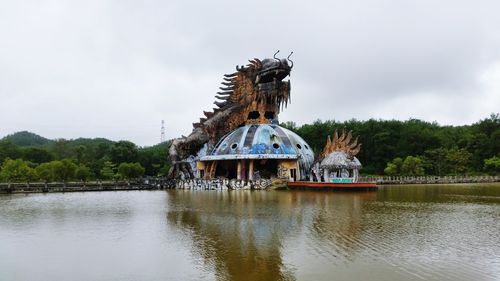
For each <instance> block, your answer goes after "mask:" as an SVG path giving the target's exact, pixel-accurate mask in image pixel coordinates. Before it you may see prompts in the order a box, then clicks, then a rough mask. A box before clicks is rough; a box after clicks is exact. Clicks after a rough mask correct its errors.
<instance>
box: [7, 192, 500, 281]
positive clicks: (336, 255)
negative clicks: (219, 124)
mask: <svg viewBox="0 0 500 281" xmlns="http://www.w3.org/2000/svg"><path fill="white" fill-rule="evenodd" d="M0 280H2V281H3V280H50V281H54V280H86V281H87V280H120V281H122V280H384V281H385V280H454V281H456V280H475V281H480V280H500V184H490V185H421V186H386V187H382V188H381V189H379V190H378V191H375V192H362V193H344V192H341V193H339V192H304V191H296V192H291V191H255V192H250V191H232V192H228V191H188V190H170V191H128V192H126V191H124V192H85V193H65V194H63V193H54V194H30V195H20V194H14V195H0Z"/></svg>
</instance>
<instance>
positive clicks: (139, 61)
mask: <svg viewBox="0 0 500 281" xmlns="http://www.w3.org/2000/svg"><path fill="white" fill-rule="evenodd" d="M498 11H500V1H481V0H478V1H456V0H453V1H452V0H441V1H435V0H432V1H427V0H418V1H417V0H414V1H407V0H394V1H382V0H363V1H360V0H350V1H315V0H312V1H291V0H288V1H270V0H254V1H241V2H240V1H234V0H232V1H222V0H212V1H191V0H181V1H177V0H169V1H147V0H146V1H128V0H120V1H118V0H117V1H107V0H86V1H51V0H47V1H39V0H36V1H24V0H18V1H6V0H0V138H1V137H3V136H5V135H8V134H12V133H14V132H17V131H24V130H27V131H32V132H34V133H37V134H39V135H42V136H44V137H47V138H51V139H55V138H66V139H74V138H78V137H87V138H94V137H105V138H108V139H111V140H115V141H116V140H130V141H133V142H135V143H136V144H138V145H139V146H149V145H154V144H156V143H158V142H159V141H160V132H161V131H160V128H161V120H165V134H166V138H167V139H170V138H176V137H179V136H181V135H188V134H189V133H190V132H191V130H192V125H191V124H192V123H193V122H196V121H197V120H199V118H200V117H202V115H203V114H202V112H203V110H210V109H211V108H213V107H214V105H213V101H214V100H215V99H214V95H215V93H216V91H217V90H218V87H219V86H220V82H221V81H222V76H223V74H224V73H232V72H234V70H235V66H236V65H237V64H239V65H242V64H246V63H247V60H248V59H252V58H254V57H257V58H261V59H264V58H266V57H272V55H273V54H274V52H275V51H276V50H281V52H280V55H281V56H282V57H283V56H287V55H288V54H289V52H290V51H293V52H294V54H293V56H292V59H293V61H294V68H293V70H292V73H291V77H290V81H291V85H292V92H291V96H292V103H291V104H289V105H288V108H287V109H285V110H284V111H283V112H282V113H281V114H280V116H279V118H280V121H294V122H296V123H297V124H298V125H301V124H304V123H310V122H313V121H315V120H317V119H321V120H333V119H335V120H338V121H344V120H349V119H353V118H355V119H358V120H367V119H370V118H374V119H399V120H408V119H410V118H418V119H422V120H426V121H429V122H434V121H435V122H438V123H439V124H441V125H463V124H472V123H474V122H477V121H479V120H480V119H484V118H487V117H489V115H490V114H491V113H498V112H500V17H499V16H498Z"/></svg>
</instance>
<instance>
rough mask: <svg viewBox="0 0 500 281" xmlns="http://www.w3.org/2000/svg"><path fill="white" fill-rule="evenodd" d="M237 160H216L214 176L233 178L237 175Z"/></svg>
mask: <svg viewBox="0 0 500 281" xmlns="http://www.w3.org/2000/svg"><path fill="white" fill-rule="evenodd" d="M237 169H238V164H237V161H230V160H227V161H218V163H217V168H216V169H215V177H222V178H228V179H235V178H236V177H237Z"/></svg>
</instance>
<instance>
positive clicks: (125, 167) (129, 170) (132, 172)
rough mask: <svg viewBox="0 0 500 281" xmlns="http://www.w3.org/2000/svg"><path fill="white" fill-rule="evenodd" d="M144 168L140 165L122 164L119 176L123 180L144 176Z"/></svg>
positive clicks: (119, 167)
mask: <svg viewBox="0 0 500 281" xmlns="http://www.w3.org/2000/svg"><path fill="white" fill-rule="evenodd" d="M144 171H145V170H144V168H143V167H142V166H141V164H139V163H121V164H120V166H118V174H119V175H120V177H121V178H122V179H127V180H129V179H133V178H137V177H140V176H142V175H144Z"/></svg>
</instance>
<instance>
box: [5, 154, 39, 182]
mask: <svg viewBox="0 0 500 281" xmlns="http://www.w3.org/2000/svg"><path fill="white" fill-rule="evenodd" d="M35 178H36V175H35V171H34V170H33V168H31V167H30V165H29V163H28V162H27V161H23V160H22V159H16V160H12V159H6V160H5V161H4V162H3V164H2V169H1V170H0V179H1V180H3V181H8V182H29V181H31V180H33V179H35Z"/></svg>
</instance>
